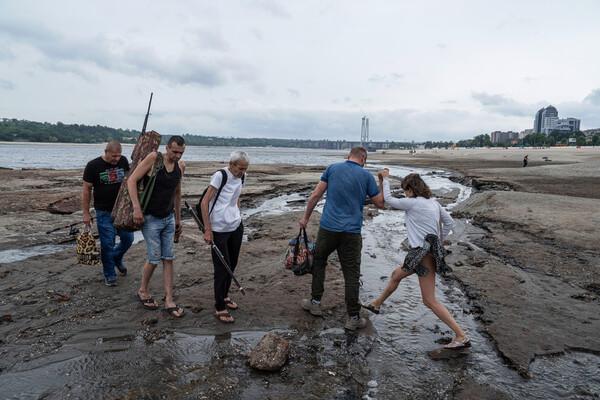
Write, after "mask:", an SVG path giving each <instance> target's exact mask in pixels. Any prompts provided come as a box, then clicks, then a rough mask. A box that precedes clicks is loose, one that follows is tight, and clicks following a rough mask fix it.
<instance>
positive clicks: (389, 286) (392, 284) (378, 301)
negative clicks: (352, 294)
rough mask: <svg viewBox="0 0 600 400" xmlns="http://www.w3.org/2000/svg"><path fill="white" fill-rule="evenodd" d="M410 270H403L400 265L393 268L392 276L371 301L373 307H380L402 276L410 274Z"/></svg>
mask: <svg viewBox="0 0 600 400" xmlns="http://www.w3.org/2000/svg"><path fill="white" fill-rule="evenodd" d="M411 274H412V272H406V271H405V270H403V269H402V267H398V268H396V269H395V270H394V272H392V276H391V277H390V281H389V283H388V284H387V286H386V288H385V289H383V292H382V293H381V294H380V295H379V297H378V298H376V299H375V300H373V301H372V302H371V304H372V305H373V306H374V307H375V308H379V307H381V305H382V304H383V302H384V301H385V300H386V299H387V298H388V297H390V296H391V295H392V293H394V291H395V290H396V289H397V288H398V285H399V284H400V281H401V280H402V279H404V278H406V277H407V276H409V275H411Z"/></svg>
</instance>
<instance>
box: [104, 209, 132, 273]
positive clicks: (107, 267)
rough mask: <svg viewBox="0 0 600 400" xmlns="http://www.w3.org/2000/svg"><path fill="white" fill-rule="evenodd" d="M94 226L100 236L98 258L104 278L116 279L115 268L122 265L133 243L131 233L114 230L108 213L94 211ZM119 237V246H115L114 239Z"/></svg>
mask: <svg viewBox="0 0 600 400" xmlns="http://www.w3.org/2000/svg"><path fill="white" fill-rule="evenodd" d="M96 225H97V226H98V235H100V257H101V259H102V266H103V267H104V278H105V279H106V280H109V281H112V280H115V279H117V275H116V273H115V266H116V265H118V266H122V265H123V256H124V255H125V253H126V252H127V250H129V248H130V247H131V244H132V243H133V232H129V231H126V230H123V229H116V228H115V227H114V226H113V219H112V216H111V213H110V211H103V210H96ZM117 236H119V244H118V245H116V246H115V238H116V237H117Z"/></svg>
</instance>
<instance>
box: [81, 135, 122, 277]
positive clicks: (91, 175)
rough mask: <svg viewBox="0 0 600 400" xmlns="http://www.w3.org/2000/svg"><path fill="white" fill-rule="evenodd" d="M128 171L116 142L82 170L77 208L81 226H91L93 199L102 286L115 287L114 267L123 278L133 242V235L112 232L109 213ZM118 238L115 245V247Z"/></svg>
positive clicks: (119, 145) (112, 142) (119, 146)
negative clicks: (124, 260)
mask: <svg viewBox="0 0 600 400" xmlns="http://www.w3.org/2000/svg"><path fill="white" fill-rule="evenodd" d="M127 171H129V162H128V161H127V158H125V157H123V156H122V155H121V143H119V142H118V141H116V140H113V141H110V142H108V143H107V145H106V148H105V149H104V154H103V155H102V156H100V157H98V158H95V159H93V160H92V161H90V162H88V163H87V165H86V166H85V170H84V171H83V193H82V196H81V199H82V200H81V209H82V211H83V223H84V224H85V226H86V227H90V226H91V219H92V217H91V215H90V200H91V198H92V192H93V196H94V209H95V211H96V226H97V227H98V235H99V236H100V257H101V259H102V267H103V271H102V272H103V274H104V283H105V284H106V286H116V285H117V275H116V273H115V267H116V268H117V269H118V270H119V273H120V274H121V275H122V276H125V275H127V268H125V264H124V263H123V256H124V255H125V253H126V252H127V250H128V249H129V248H130V247H131V244H132V243H133V232H129V231H126V230H123V229H115V227H114V226H113V219H112V216H111V212H112V209H113V206H114V205H115V200H116V199H117V194H118V193H119V187H121V182H123V178H124V177H125V174H126V173H127ZM117 236H119V244H117V245H115V241H116V237H117Z"/></svg>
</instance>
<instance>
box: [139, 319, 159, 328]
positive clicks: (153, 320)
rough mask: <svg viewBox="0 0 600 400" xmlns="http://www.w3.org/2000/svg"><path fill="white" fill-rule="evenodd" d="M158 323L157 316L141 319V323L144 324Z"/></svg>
mask: <svg viewBox="0 0 600 400" xmlns="http://www.w3.org/2000/svg"><path fill="white" fill-rule="evenodd" d="M156 324H158V318H154V317H152V318H144V319H143V320H142V325H146V326H151V325H156Z"/></svg>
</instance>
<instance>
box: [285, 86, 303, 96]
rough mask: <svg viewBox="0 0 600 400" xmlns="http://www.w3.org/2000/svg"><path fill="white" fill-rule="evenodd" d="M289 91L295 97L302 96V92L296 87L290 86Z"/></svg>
mask: <svg viewBox="0 0 600 400" xmlns="http://www.w3.org/2000/svg"><path fill="white" fill-rule="evenodd" d="M287 91H288V93H289V94H290V95H292V96H293V97H300V92H299V91H298V90H296V89H290V88H288V90H287Z"/></svg>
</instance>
